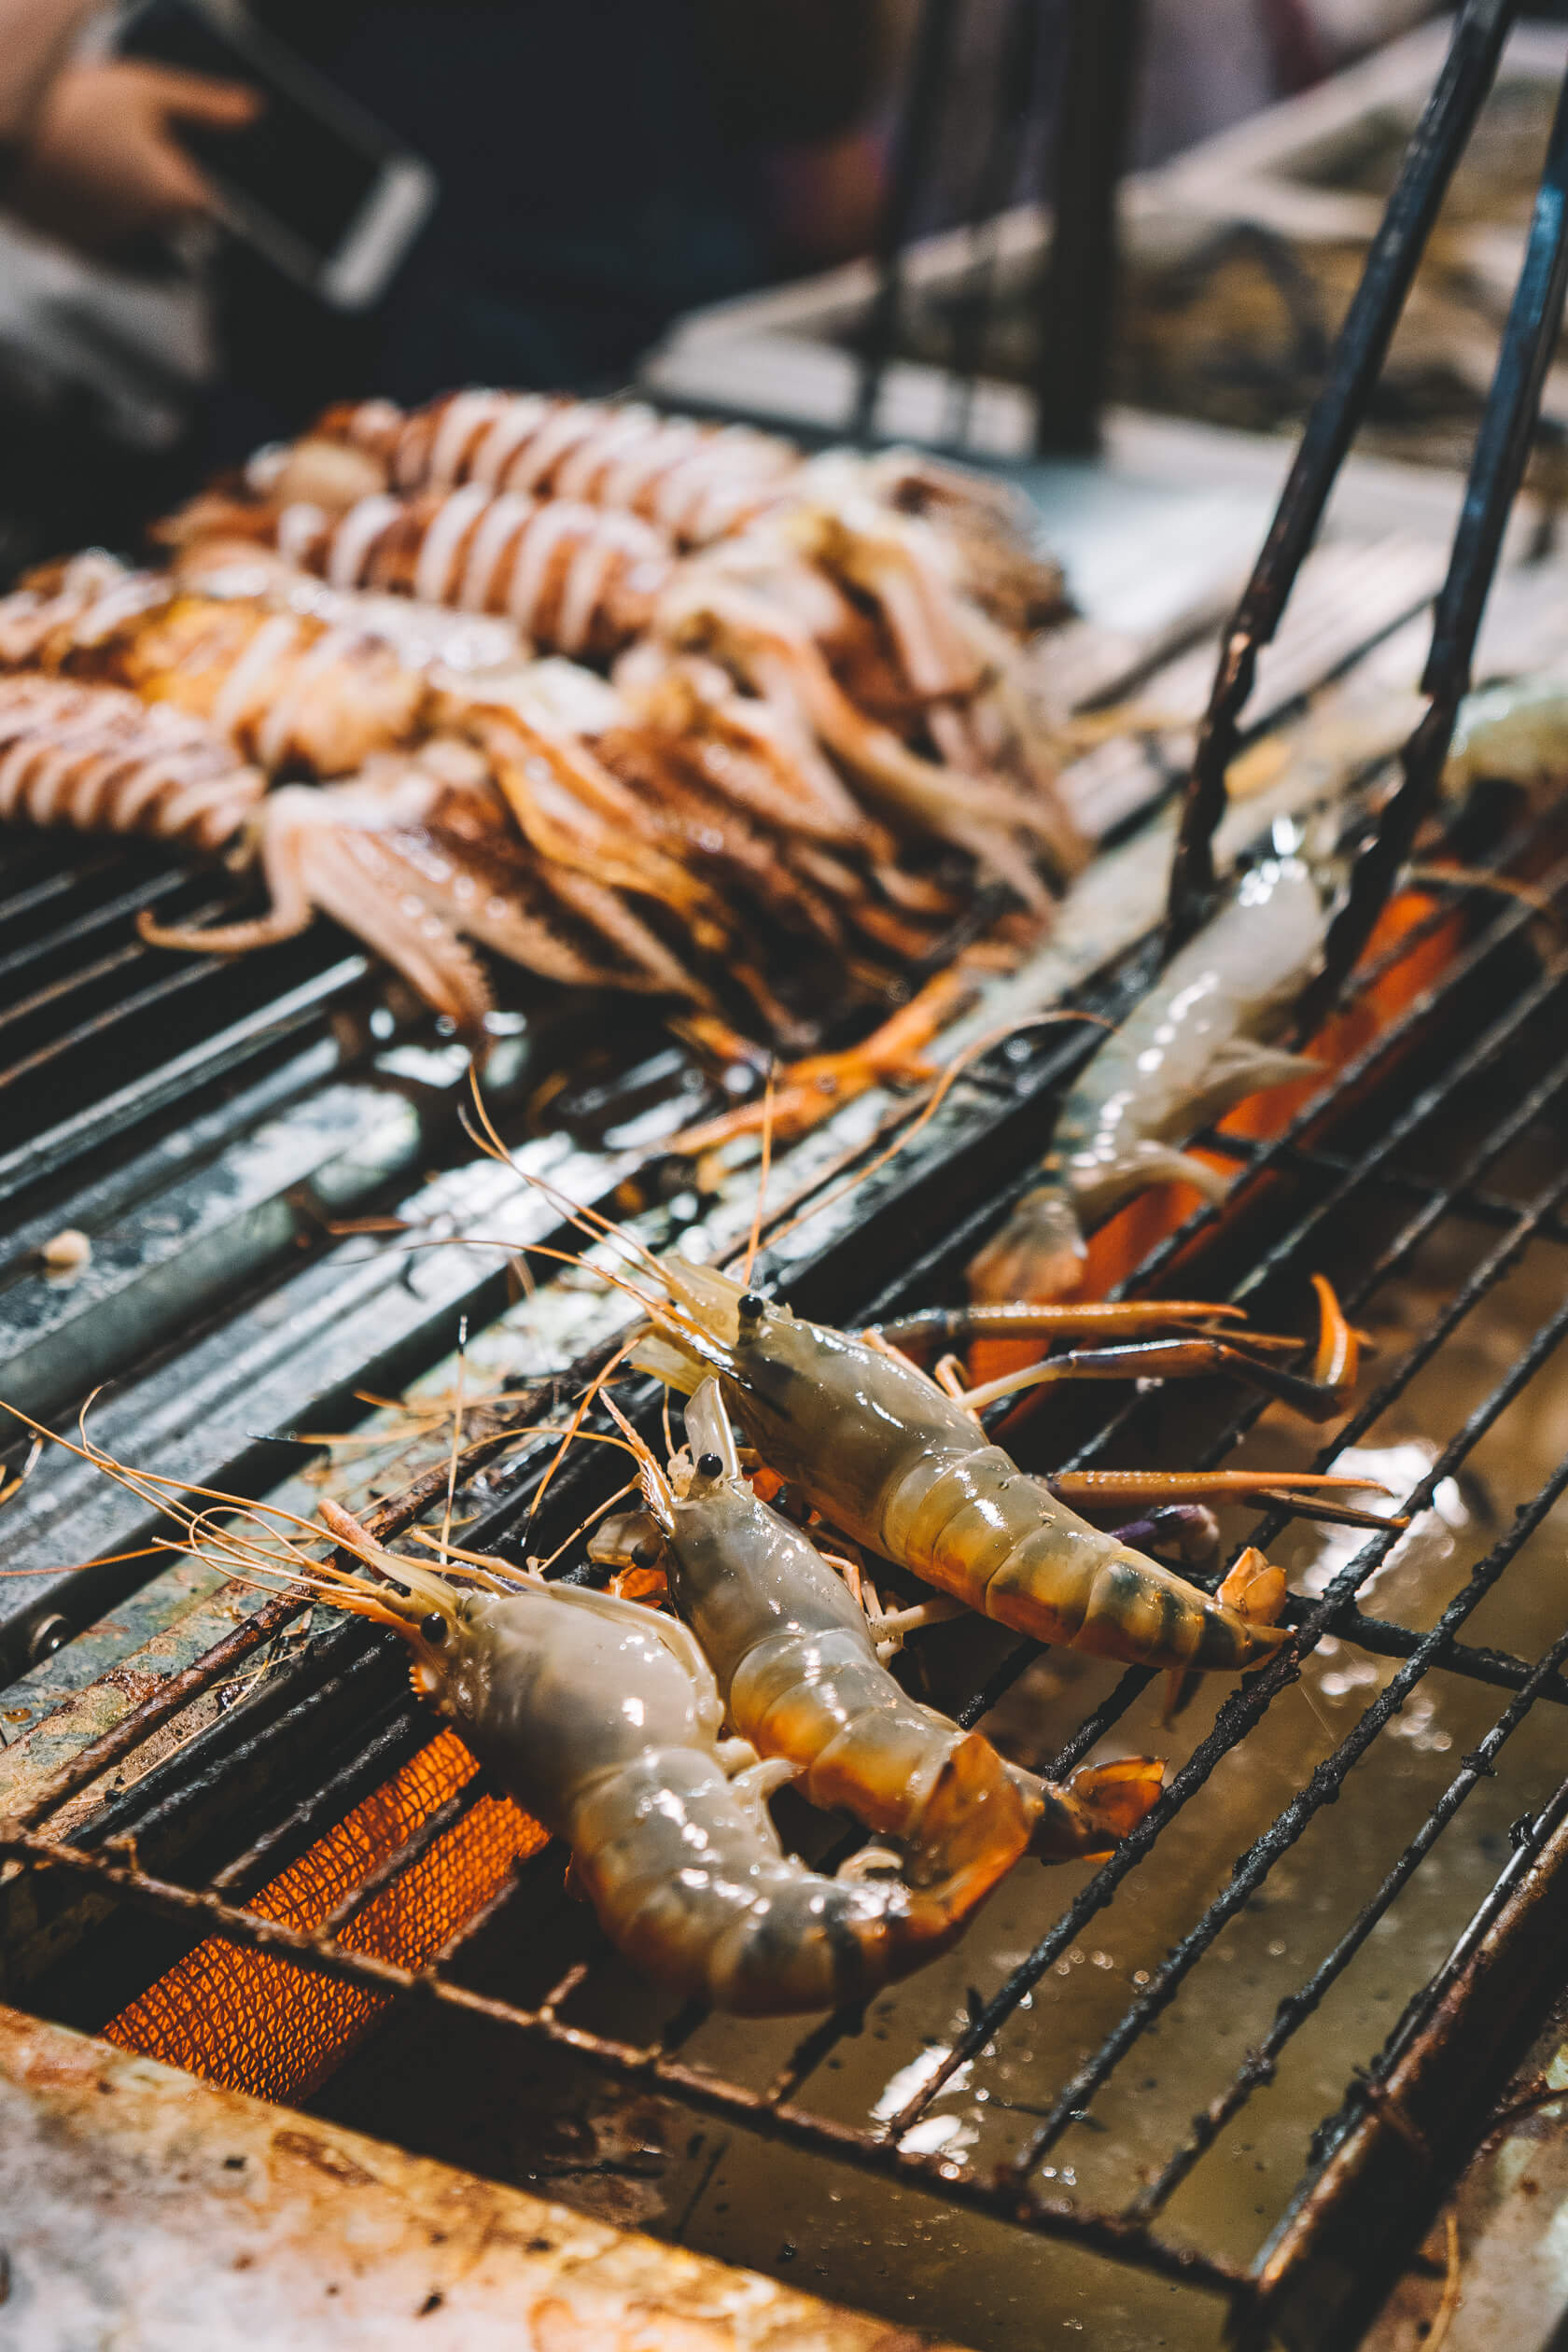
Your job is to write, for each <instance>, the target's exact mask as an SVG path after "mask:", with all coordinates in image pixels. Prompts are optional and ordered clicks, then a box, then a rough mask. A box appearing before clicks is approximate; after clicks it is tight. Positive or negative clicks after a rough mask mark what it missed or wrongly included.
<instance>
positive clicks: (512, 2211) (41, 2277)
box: [0, 2009, 956, 2352]
mask: <svg viewBox="0 0 1568 2352" xmlns="http://www.w3.org/2000/svg"><path fill="white" fill-rule="evenodd" d="M0 2282H3V2283H0V2346H4V2347H5V2352H84V2348H85V2347H86V2346H88V2345H100V2344H107V2343H109V2342H112V2343H113V2344H114V2345H116V2347H117V2352H185V2347H187V2346H189V2347H190V2352H196V2347H197V2346H203V2347H205V2346H210V2345H224V2344H241V2343H243V2344H245V2345H253V2346H255V2347H256V2352H298V2347H299V2346H300V2345H303V2344H307V2343H308V2344H310V2345H321V2346H324V2347H325V2346H330V2345H363V2344H375V2345H386V2346H394V2345H418V2346H420V2347H421V2348H422V2352H424V2348H425V2347H430V2352H446V2348H447V2347H451V2348H452V2352H457V2347H461V2352H491V2347H494V2352H501V2347H503V2346H504V2347H506V2352H590V2347H591V2348H592V2352H664V2347H670V2352H674V2347H676V2346H679V2347H680V2352H917V2347H918V2346H920V2345H927V2344H929V2343H930V2341H931V2339H930V2338H928V2337H925V2336H917V2335H915V2334H913V2333H912V2332H910V2331H908V2330H906V2329H903V2328H889V2327H888V2326H887V2325H886V2324H885V2323H884V2322H882V2321H880V2320H875V2319H864V2318H861V2317H857V2316H856V2315H855V2314H854V2313H852V2312H847V2311H841V2310H837V2309H835V2308H833V2306H832V2305H831V2304H828V2303H819V2302H818V2301H817V2300H816V2299H815V2298H814V2297H812V2296H808V2295H803V2294H797V2293H793V2292H791V2290H790V2289H787V2288H784V2287H780V2286H777V2285H776V2284H775V2282H774V2281H773V2280H772V2279H768V2278H763V2277H760V2276H759V2275H757V2274H756V2273H754V2272H745V2271H735V2270H729V2269H727V2268H726V2267H725V2266H724V2265H722V2264H721V2263H718V2262H710V2261H703V2260H701V2259H700V2258H699V2257H697V2256H695V2255H693V2254H684V2253H680V2252H677V2251H674V2250H672V2249H671V2248H670V2247H663V2246H659V2245H656V2244H655V2243H654V2242H653V2241H652V2240H651V2239H650V2238H642V2237H635V2236H629V2235H626V2234H624V2233H622V2232H619V2231H616V2230H612V2229H609V2228H607V2227H605V2226H604V2224H602V2223H599V2222H595V2221H589V2220H585V2219H583V2218H582V2217H581V2215H580V2214H576V2213H572V2212H569V2211H568V2210H567V2208H566V2207H565V2206H564V2205H547V2204H545V2203H543V2202H542V2201H541V2200H539V2199H538V2198H535V2197H528V2196H524V2195H523V2194H521V2193H520V2192H519V2191H517V2190H514V2189H504V2188H498V2187H496V2186H494V2185H493V2184H490V2183H487V2182H484V2181H481V2180H476V2179H474V2178H472V2177H470V2176H469V2175H468V2174H465V2173H459V2172H454V2171H451V2170H450V2169H448V2167H446V2166H445V2165H442V2164H432V2163H423V2162H421V2161H419V2160H418V2159H414V2158H410V2157H408V2156H405V2155H403V2154H401V2153H400V2152H399V2150H398V2149H395V2148H389V2147H387V2146H385V2144H384V2143H381V2142H378V2141H374V2140H369V2139H365V2138H363V2137H361V2136H360V2135H358V2134H357V2133H351V2132H343V2131H339V2130H335V2129H331V2128H329V2127H324V2126H321V2125H318V2124H315V2123H313V2122H311V2121H308V2120H306V2119H305V2118H302V2117H298V2116H291V2115H289V2114H288V2113H287V2111H286V2110H282V2109H279V2108H276V2107H266V2106H263V2105H262V2104H261V2103H260V2102H259V2100H254V2099H245V2098H240V2097H237V2096H235V2095H234V2094H233V2093H226V2092H219V2091H214V2090H211V2089H209V2088H208V2087H207V2086H205V2085H204V2084H200V2083H197V2082H194V2081H192V2079H190V2077H189V2075H181V2074H176V2073H175V2072H174V2071H173V2069H171V2068H169V2067H166V2066H160V2065H154V2064H153V2063H152V2062H151V2061H150V2060H147V2059H142V2058H133V2057H131V2056H129V2055H128V2054H127V2053H126V2052H125V2051H120V2050H115V2049H112V2048H111V2047H109V2045H107V2044H106V2043H104V2042H96V2041H90V2040H87V2039H85V2038H83V2037H80V2036H78V2035H76V2034H68V2033H66V2032H64V2031H63V2030H62V2029H61V2028H60V2027H58V2026H50V2025H41V2024H38V2023H35V2021H34V2020H32V2019H30V2018H24V2017H21V2016H19V2015H17V2013H16V2012H15V2011H14V2010H9V2009H0ZM949 2352H956V2347H949Z"/></svg>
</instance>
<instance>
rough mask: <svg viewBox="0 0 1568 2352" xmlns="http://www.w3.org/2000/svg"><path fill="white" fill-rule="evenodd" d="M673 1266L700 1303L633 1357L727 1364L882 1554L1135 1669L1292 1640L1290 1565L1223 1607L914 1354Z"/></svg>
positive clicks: (820, 1500)
mask: <svg viewBox="0 0 1568 2352" xmlns="http://www.w3.org/2000/svg"><path fill="white" fill-rule="evenodd" d="M661 1272H662V1274H663V1275H664V1277H665V1281H667V1283H668V1286H669V1290H670V1294H671V1296H672V1298H673V1299H674V1300H675V1301H676V1302H677V1305H678V1309H680V1310H683V1311H682V1312H679V1313H665V1312H664V1311H661V1312H659V1313H657V1314H656V1315H655V1318H654V1326H655V1327H654V1333H653V1335H652V1336H651V1337H650V1338H649V1339H647V1340H645V1341H643V1342H642V1343H641V1344H640V1345H639V1346H638V1348H637V1351H636V1353H635V1354H634V1356H633V1359H632V1361H633V1362H634V1363H635V1364H637V1365H638V1366H639V1368H641V1369H643V1370H645V1371H649V1372H651V1373H653V1374H654V1375H655V1376H656V1377H658V1378H659V1379H665V1380H667V1381H669V1382H670V1384H671V1385H672V1386H675V1387H679V1388H682V1389H685V1390H688V1391H690V1390H691V1389H693V1388H694V1387H695V1386H696V1384H697V1382H698V1380H700V1379H701V1378H702V1377H703V1375H704V1373H705V1372H707V1371H715V1372H717V1373H718V1375H719V1380H720V1386H721V1390H722V1393H723V1397H724V1402H725V1404H726V1406H727V1407H729V1409H730V1411H731V1413H732V1414H733V1415H734V1416H735V1420H736V1421H738V1422H739V1424H740V1426H741V1428H742V1430H743V1431H744V1432H745V1434H746V1436H747V1439H748V1441H749V1443H750V1444H751V1445H753V1446H754V1447H755V1448H756V1449H757V1451H758V1452H759V1453H760V1454H761V1456H762V1458H763V1461H764V1462H765V1463H767V1465H768V1467H769V1468H770V1469H772V1470H775V1471H777V1473H778V1475H779V1476H780V1477H784V1478H786V1479H788V1480H789V1481H790V1482H791V1484H793V1485H794V1486H796V1487H797V1488H798V1489H799V1490H800V1491H801V1492H802V1493H803V1494H804V1495H805V1497H806V1499H807V1500H808V1501H809V1502H810V1503H811V1505H813V1506H814V1508H816V1509H817V1510H819V1511H820V1512H821V1514H822V1516H823V1518H824V1519H828V1520H829V1521H830V1522H831V1523H832V1525H833V1526H834V1527H836V1528H839V1529H842V1531H843V1532H844V1533H845V1534H847V1535H848V1536H849V1537H850V1538H851V1539H852V1540H853V1541H854V1542H856V1543H858V1544H863V1545H864V1546H865V1547H866V1548H867V1549H868V1550H871V1551H875V1552H879V1553H880V1554H881V1555H882V1557H883V1558H884V1559H885V1560H890V1561H896V1562H897V1563H898V1565H899V1566H901V1567H903V1568H907V1569H908V1570H909V1571H910V1572H911V1574H912V1575H917V1576H918V1577H920V1578H921V1579H922V1581H923V1582H924V1583H926V1584H930V1585H934V1586H935V1587H936V1588H937V1589H938V1590H939V1591H943V1592H948V1593H951V1594H952V1595H953V1597H954V1598H955V1599H956V1600H959V1601H962V1602H963V1603H966V1605H967V1606H968V1607H970V1608H972V1609H974V1610H976V1611H978V1612H979V1613H980V1614H981V1615H982V1616H984V1617H994V1618H996V1619H997V1620H998V1621H999V1622H1000V1623H1001V1624H1003V1625H1010V1626H1013V1627H1015V1629H1016V1631H1019V1632H1021V1633H1028V1634H1030V1635H1032V1636H1033V1638H1034V1639H1035V1640H1036V1641H1042V1642H1056V1643H1059V1644H1061V1645H1063V1646H1064V1647H1068V1648H1072V1649H1080V1650H1087V1651H1091V1652H1093V1653H1095V1654H1096V1655H1098V1656H1100V1657H1106V1658H1119V1659H1125V1660H1127V1662H1128V1663H1129V1664H1135V1665H1144V1666H1152V1667H1178V1666H1181V1667H1186V1666H1191V1667H1198V1668H1210V1667H1216V1668H1217V1667H1244V1666H1252V1665H1256V1664H1257V1663H1258V1662H1259V1661H1260V1660H1261V1659H1263V1658H1265V1657H1267V1655H1268V1653H1269V1652H1270V1651H1271V1650H1273V1649H1274V1648H1275V1647H1276V1646H1277V1645H1279V1644H1280V1643H1281V1641H1283V1640H1284V1639H1285V1638H1286V1637H1285V1634H1284V1632H1283V1631H1281V1629H1280V1628H1279V1627H1278V1626H1275V1625H1272V1624H1270V1623H1267V1622H1266V1621H1265V1617H1266V1614H1267V1611H1268V1610H1270V1609H1272V1610H1274V1611H1275V1612H1277V1610H1278V1607H1279V1605H1280V1603H1281V1601H1282V1599H1283V1580H1282V1578H1281V1577H1280V1576H1279V1574H1278V1571H1276V1570H1272V1569H1267V1568H1266V1566H1265V1565H1264V1564H1263V1563H1260V1570H1261V1573H1257V1572H1254V1571H1253V1570H1251V1569H1249V1570H1248V1572H1247V1575H1246V1577H1245V1578H1243V1580H1242V1581H1241V1582H1240V1583H1238V1584H1236V1585H1234V1586H1233V1587H1232V1590H1233V1591H1235V1592H1236V1593H1238V1594H1239V1595H1241V1596H1242V1598H1243V1605H1242V1606H1233V1605H1231V1600H1230V1596H1229V1595H1228V1594H1227V1595H1226V1596H1225V1598H1215V1599H1211V1598H1210V1596H1209V1595H1208V1594H1207V1593H1205V1592H1203V1591H1201V1590H1200V1589H1198V1587H1197V1586H1196V1585H1192V1584H1188V1583H1187V1582H1186V1581H1185V1579H1184V1578H1183V1577H1181V1576H1177V1575H1172V1574H1171V1572H1170V1571H1169V1569H1165V1568H1162V1567H1160V1566H1159V1565H1158V1564H1157V1562H1155V1561H1153V1560H1150V1559H1148V1558H1146V1557H1145V1556H1144V1555H1143V1554H1142V1553H1141V1552H1137V1551H1134V1550H1133V1549H1132V1548H1131V1547H1129V1546H1128V1545H1126V1544H1123V1543H1119V1542H1118V1541H1117V1540H1116V1538H1115V1537H1114V1536H1113V1535H1108V1534H1105V1533H1103V1532H1102V1531H1101V1530H1100V1529H1099V1528H1096V1527H1091V1526H1090V1525H1089V1523H1088V1521H1087V1520H1086V1519H1080V1518H1079V1516H1078V1514H1077V1513H1076V1512H1075V1511H1072V1510H1070V1509H1069V1508H1068V1506H1067V1505H1065V1504H1063V1503H1060V1502H1058V1501H1057V1498H1056V1496H1055V1495H1053V1494H1052V1493H1051V1491H1050V1490H1049V1489H1048V1488H1047V1487H1046V1485H1045V1484H1044V1483H1043V1481H1042V1480H1040V1479H1037V1478H1032V1477H1028V1476H1027V1475H1026V1474H1025V1473H1024V1472H1023V1471H1022V1470H1020V1469H1019V1468H1018V1466H1017V1464H1016V1463H1015V1462H1014V1461H1013V1460H1012V1459H1011V1457H1010V1456H1009V1455H1007V1454H1006V1453H1004V1452H1003V1451H1002V1449H1001V1447H1000V1446H991V1445H987V1443H986V1440H985V1436H984V1433H983V1432H982V1431H981V1430H980V1428H979V1427H978V1425H977V1423H976V1422H975V1421H974V1420H973V1417H972V1416H971V1415H970V1414H969V1413H968V1412H967V1411H966V1410H965V1409H964V1407H962V1406H961V1405H959V1404H958V1403H956V1402H955V1401H954V1400H953V1399H952V1398H951V1397H948V1396H946V1395H945V1393H943V1391H942V1390H941V1389H939V1388H938V1387H937V1386H936V1384H935V1382H934V1381H931V1380H929V1379H927V1378H926V1376H925V1374H924V1373H923V1372H920V1371H918V1370H917V1368H916V1366H915V1365H912V1364H910V1363H909V1362H908V1361H907V1360H906V1359H904V1358H903V1357H901V1356H898V1355H896V1354H889V1353H884V1352H882V1351H878V1350H876V1349H875V1348H873V1347H872V1346H870V1345H869V1344H868V1343H867V1342H866V1341H864V1340H862V1339H857V1338H854V1337H850V1336H849V1335H847V1333H844V1332H841V1331H833V1330H831V1329H829V1328H828V1327H827V1326H826V1325H824V1324H821V1323H808V1322H806V1321H805V1319H804V1318H803V1317H796V1316H794V1315H792V1314H791V1312H790V1310H789V1309H788V1308H786V1307H781V1306H778V1305H777V1304H775V1303H773V1302H772V1301H769V1300H767V1299H764V1298H762V1297H761V1296H759V1295H756V1294H755V1293H749V1292H748V1293H743V1292H742V1290H741V1286H740V1284H739V1283H737V1282H735V1281H732V1280H731V1279H730V1278H729V1277H728V1276H726V1275H721V1274H717V1273H715V1272H714V1271H712V1270H711V1269H710V1268H706V1267H704V1268H697V1267H689V1266H687V1265H686V1264H685V1263H684V1262H683V1261H681V1262H671V1261H665V1264H664V1265H663V1266H662V1267H661ZM1249 1582H1250V1583H1252V1584H1253V1590H1251V1591H1250V1592H1248V1591H1245V1589H1244V1588H1245V1585H1246V1584H1247V1583H1249Z"/></svg>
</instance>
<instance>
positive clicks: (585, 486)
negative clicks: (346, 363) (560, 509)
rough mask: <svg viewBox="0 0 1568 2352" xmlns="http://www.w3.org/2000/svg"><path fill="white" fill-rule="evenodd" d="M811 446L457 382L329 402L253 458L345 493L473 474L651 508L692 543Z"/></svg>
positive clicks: (730, 525) (273, 484) (752, 502)
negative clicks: (457, 387) (447, 389)
mask: <svg viewBox="0 0 1568 2352" xmlns="http://www.w3.org/2000/svg"><path fill="white" fill-rule="evenodd" d="M802 462H803V461H802V457H801V453H800V452H799V450H797V449H796V448H794V447H793V445H792V444H791V442H789V441H781V440H778V439H777V438H776V437H775V436H774V435H772V434H768V433H759V432H756V431H754V430H752V429H751V428H750V427H746V426H734V425H731V426H719V425H699V424H696V423H693V421H692V420H691V419H689V418H686V417H666V416H661V415H660V414H659V413H657V411H656V410H653V409H651V408H647V407H644V406H642V405H640V404H638V403H631V402H628V403H624V404H620V403H618V404H615V405H609V404H607V403H605V402H602V401H597V400H576V399H564V398H562V397H561V396H559V395H553V394H548V393H530V392H488V391H475V392H452V393H447V394H445V395H444V396H443V397H442V398H441V399H436V400H432V401H431V402H430V403H429V404H428V405H427V407H425V408H422V409H416V410H414V411H413V413H412V414H411V413H406V412H404V411H402V410H400V409H398V408H395V407H394V406H393V405H392V403H391V402H390V401H389V400H362V401H358V402H354V403H345V404H344V405H343V406H341V407H338V408H332V409H329V410H328V411H327V413H326V414H325V415H324V416H323V417H322V418H321V419H320V420H319V422H318V423H317V424H316V425H315V427H313V429H312V432H311V434H310V436H309V437H308V438H307V439H306V440H305V441H301V442H298V443H296V444H295V446H294V447H293V448H291V449H287V450H281V451H277V452H272V451H264V452H262V453H261V454H260V455H259V457H258V458H253V459H252V461H251V465H250V468H249V471H248V479H249V482H250V484H251V486H252V488H253V489H255V490H258V491H260V492H261V493H262V494H263V495H264V496H267V497H273V498H277V497H307V498H310V497H319V498H320V499H321V501H322V503H323V504H325V505H332V504H338V503H344V502H345V501H344V498H343V492H344V491H345V490H346V489H349V488H351V486H352V485H355V484H357V490H356V491H355V495H361V494H363V493H364V492H367V491H370V490H373V489H395V490H399V491H401V492H405V493H406V492H409V491H414V490H447V489H454V488H455V487H457V486H458V485H459V484H461V483H476V484H478V485H480V486H481V487H483V488H484V489H487V490H504V491H511V492H513V493H517V492H521V493H523V494H525V495H526V496H528V497H538V498H577V499H581V500H583V501H585V502H586V503H587V504H589V505H591V506H602V507H612V508H619V509H622V510H623V511H626V512H627V513H632V514H640V515H642V516H643V517H644V518H645V519H646V520H647V521H648V522H650V523H654V524H657V525H659V527H660V529H661V530H663V531H665V532H667V533H668V534H669V535H670V537H671V538H672V539H676V540H678V541H679V543H680V544H682V545H684V546H689V547H690V546H700V545H702V544H703V543H704V542H706V541H707V540H709V539H717V538H720V537H721V536H722V535H723V534H724V533H725V532H728V531H731V530H734V529H735V527H736V526H737V525H741V524H744V523H746V522H748V521H749V520H750V518H751V517H752V516H753V515H754V514H755V513H756V512H757V511H759V510H760V509H761V508H762V507H763V506H764V505H765V504H766V503H767V502H768V500H769V499H770V498H771V497H773V496H775V495H776V494H777V488H778V485H779V484H780V483H784V482H787V481H788V480H789V479H790V478H791V475H793V474H794V473H796V472H797V471H798V470H799V469H800V467H801V464H802Z"/></svg>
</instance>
